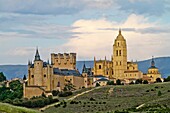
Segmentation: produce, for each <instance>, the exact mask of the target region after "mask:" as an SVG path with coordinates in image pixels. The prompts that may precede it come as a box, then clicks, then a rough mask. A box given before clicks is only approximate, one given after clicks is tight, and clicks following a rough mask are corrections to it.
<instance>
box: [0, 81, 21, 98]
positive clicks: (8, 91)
mask: <svg viewBox="0 0 170 113" xmlns="http://www.w3.org/2000/svg"><path fill="white" fill-rule="evenodd" d="M22 96H23V86H22V84H21V83H20V81H19V80H16V81H12V82H11V83H10V84H9V88H7V87H1V88H0V101H4V100H6V99H10V100H14V99H16V98H18V99H20V98H22Z"/></svg>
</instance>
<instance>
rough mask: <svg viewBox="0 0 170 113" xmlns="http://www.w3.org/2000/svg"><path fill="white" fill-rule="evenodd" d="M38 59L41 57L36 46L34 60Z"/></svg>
mask: <svg viewBox="0 0 170 113" xmlns="http://www.w3.org/2000/svg"><path fill="white" fill-rule="evenodd" d="M40 60H41V59H40V55H39V52H38V48H37V50H36V54H35V59H34V61H40Z"/></svg>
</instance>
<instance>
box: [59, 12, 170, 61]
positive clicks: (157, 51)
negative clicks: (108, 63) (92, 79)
mask: <svg viewBox="0 0 170 113" xmlns="http://www.w3.org/2000/svg"><path fill="white" fill-rule="evenodd" d="M72 26H73V27H78V28H77V29H73V30H72V31H73V32H81V33H82V34H75V35H76V36H77V37H78V38H73V39H69V41H68V43H66V44H64V45H63V47H62V48H67V51H75V52H77V53H78V58H79V60H84V59H85V58H86V59H93V57H94V56H96V57H97V58H98V59H100V58H103V59H104V56H107V59H110V58H111V55H112V49H113V48H112V45H113V43H114V39H115V38H116V36H117V35H118V29H119V28H122V29H123V30H122V34H123V36H124V37H125V39H126V40H127V45H128V59H130V60H131V59H135V60H141V59H146V58H150V57H151V56H153V55H154V56H160V55H168V54H167V49H165V48H167V47H169V44H168V41H170V39H169V38H168V35H169V34H170V33H168V32H167V31H165V29H163V30H161V29H157V28H163V26H160V25H159V23H157V22H149V21H148V19H147V18H146V17H144V16H141V15H136V14H131V15H129V17H128V18H127V19H126V20H125V21H123V22H121V23H118V22H116V21H108V20H106V19H97V20H95V19H93V20H83V19H81V20H78V21H76V22H75V23H74V24H73V25H72ZM129 26H130V28H129ZM102 28H106V29H109V28H110V29H111V30H105V29H102ZM162 37H164V39H163V38H162Z"/></svg>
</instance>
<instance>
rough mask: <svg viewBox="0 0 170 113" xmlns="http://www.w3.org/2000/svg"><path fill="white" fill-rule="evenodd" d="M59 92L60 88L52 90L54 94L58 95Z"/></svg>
mask: <svg viewBox="0 0 170 113" xmlns="http://www.w3.org/2000/svg"><path fill="white" fill-rule="evenodd" d="M59 93H60V92H59V91H58V90H53V91H52V94H53V96H57V95H58V94H59Z"/></svg>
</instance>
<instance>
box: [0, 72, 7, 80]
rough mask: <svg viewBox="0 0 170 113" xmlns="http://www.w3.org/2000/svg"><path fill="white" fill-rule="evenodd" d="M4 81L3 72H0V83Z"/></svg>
mask: <svg viewBox="0 0 170 113" xmlns="http://www.w3.org/2000/svg"><path fill="white" fill-rule="evenodd" d="M5 80H6V77H5V76H4V74H3V72H0V82H3V81H5Z"/></svg>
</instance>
